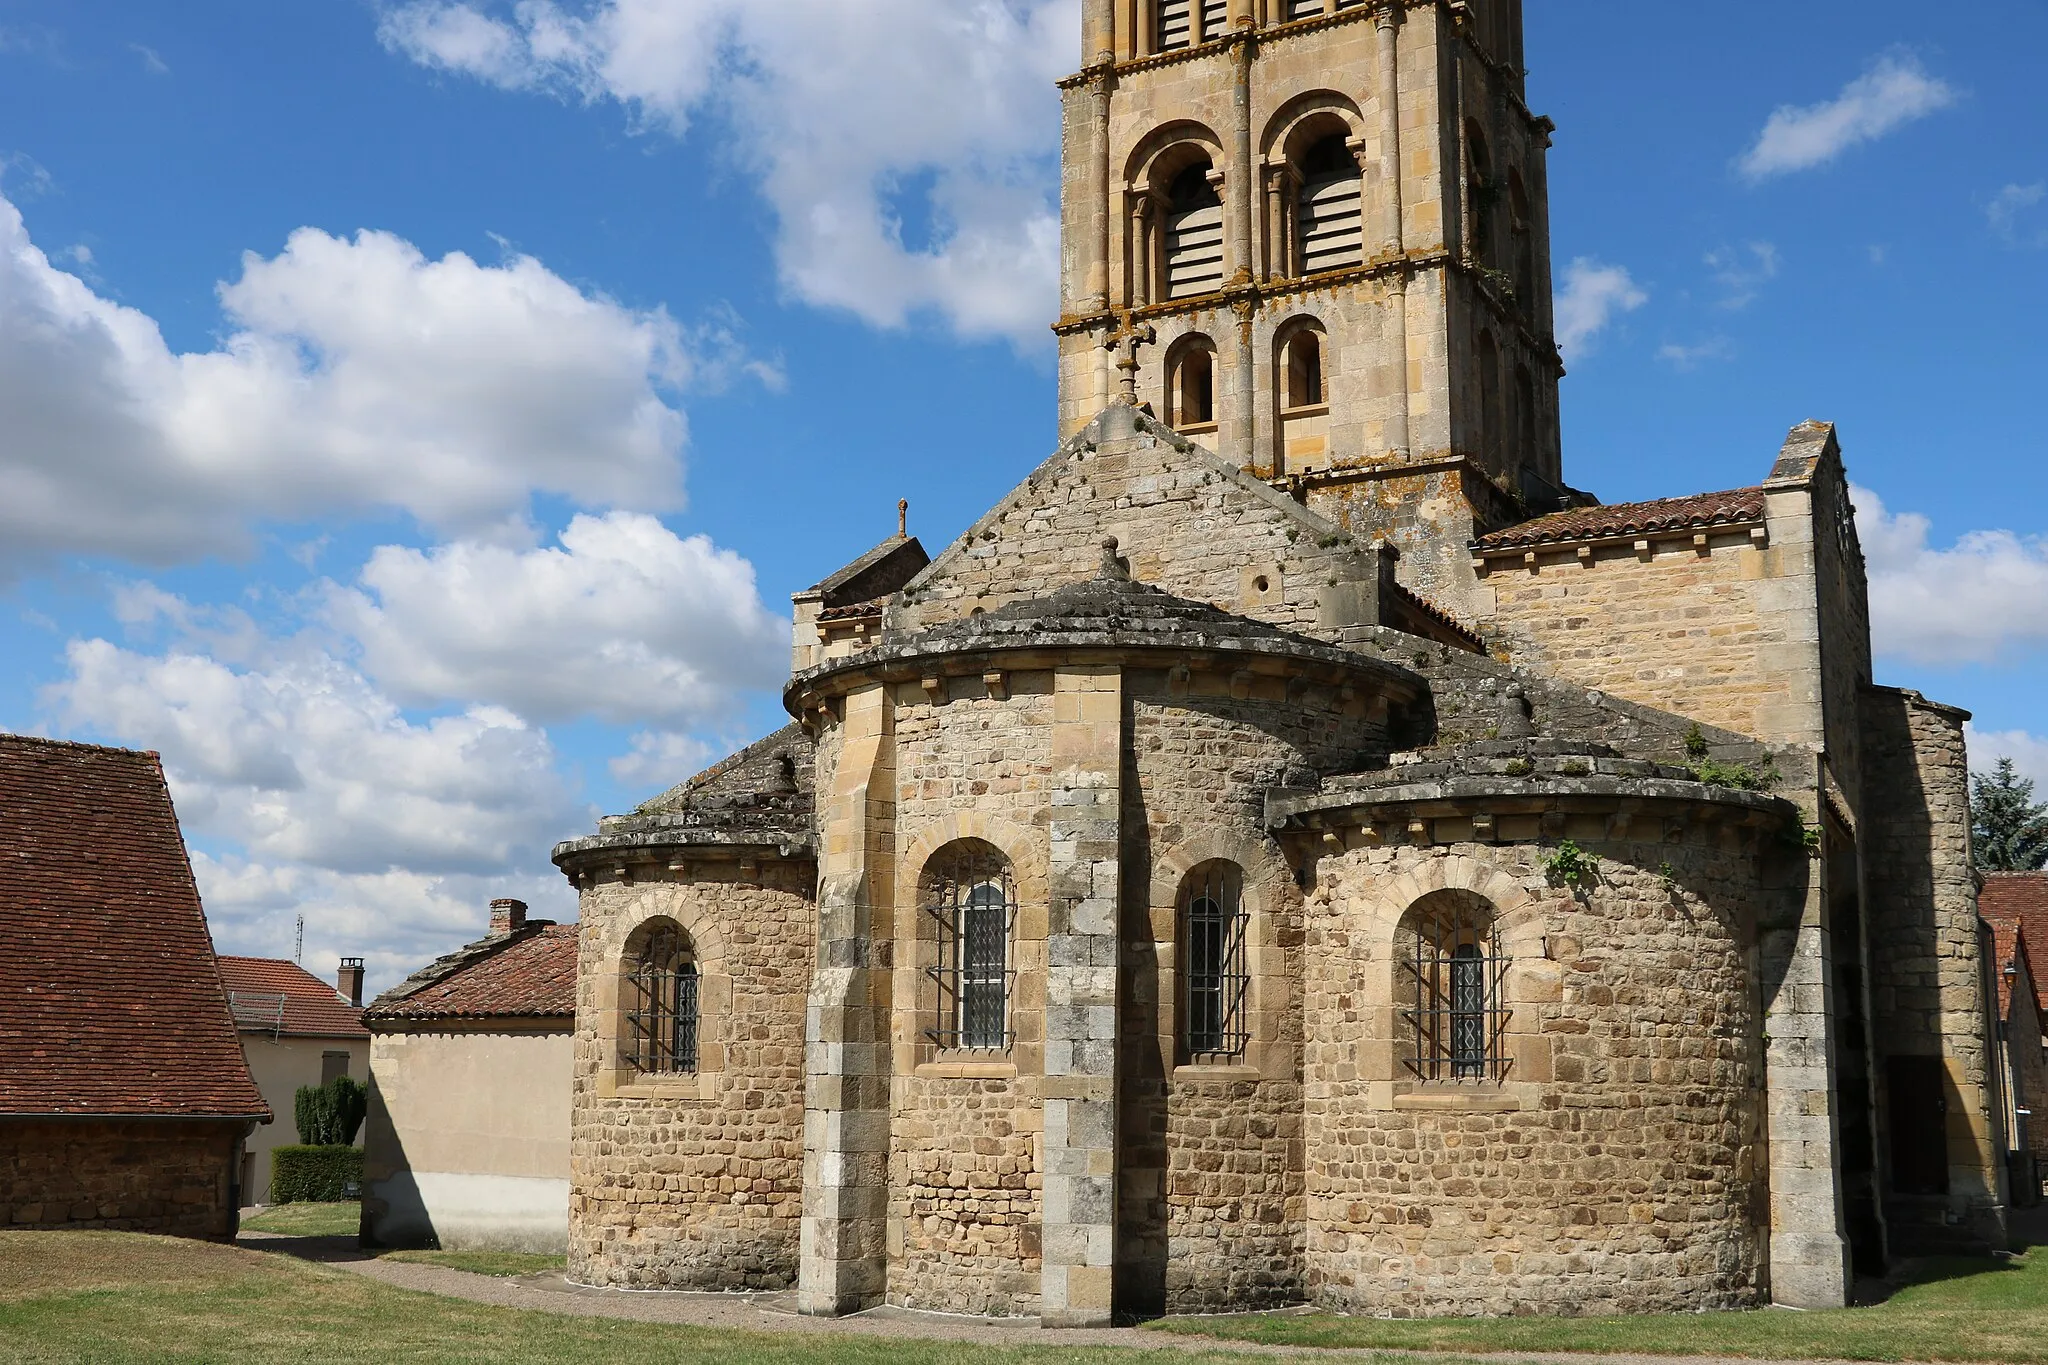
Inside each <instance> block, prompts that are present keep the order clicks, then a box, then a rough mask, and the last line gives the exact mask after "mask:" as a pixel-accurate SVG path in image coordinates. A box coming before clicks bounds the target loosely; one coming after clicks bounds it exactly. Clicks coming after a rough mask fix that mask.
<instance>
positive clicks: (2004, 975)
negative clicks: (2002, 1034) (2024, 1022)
mask: <svg viewBox="0 0 2048 1365" xmlns="http://www.w3.org/2000/svg"><path fill="white" fill-rule="evenodd" d="M1978 913H1979V914H1981V915H1982V916H1983V919H1984V922H1985V923H1986V924H1988V925H1990V926H1991V943H1992V954H1993V956H1994V958H1995V959H1996V960H1995V961H1994V962H1993V963H1992V964H1991V966H1992V972H1993V974H1994V976H1995V978H1996V980H1997V982H1998V1017H1999V1018H2000V1019H2010V1018H2012V983H2013V981H2014V979H2015V978H2014V977H2013V976H2012V975H2010V974H2008V972H2007V970H2006V969H2007V968H2009V967H2013V966H2015V965H2017V964H2018V962H2019V960H2020V959H2021V958H2022V957H2023V956H2025V953H2026V950H2025V948H2024V947H2022V946H2021V945H2022V942H2023V940H2022V937H2021V934H2020V917H2019V916H2018V915H2008V914H2001V913H2000V912H1998V911H1996V910H1980V911H1979V912H1978ZM2029 965H2030V966H2031V964H2029ZM2031 974H2032V973H2031V971H2030V972H2029V975H2031Z"/></svg>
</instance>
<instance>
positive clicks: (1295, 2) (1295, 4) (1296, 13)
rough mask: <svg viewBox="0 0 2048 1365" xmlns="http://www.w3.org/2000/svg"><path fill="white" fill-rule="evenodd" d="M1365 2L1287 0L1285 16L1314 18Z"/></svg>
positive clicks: (1360, 0)
mask: <svg viewBox="0 0 2048 1365" xmlns="http://www.w3.org/2000/svg"><path fill="white" fill-rule="evenodd" d="M1365 3H1366V0H1336V3H1335V4H1331V3H1329V0H1287V17H1288V19H1289V20H1294V19H1316V18H1320V17H1321V16H1323V15H1325V14H1330V13H1333V12H1334V11H1337V10H1340V9H1357V8H1358V7H1359V6H1360V5H1363V4H1365Z"/></svg>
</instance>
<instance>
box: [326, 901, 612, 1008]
mask: <svg viewBox="0 0 2048 1365" xmlns="http://www.w3.org/2000/svg"><path fill="white" fill-rule="evenodd" d="M576 943H577V939H576V926H575V925H573V924H550V923H549V922H548V921H546V920H534V921H531V922H530V923H528V925H527V926H526V928H525V929H522V930H520V931H519V932H517V933H513V934H504V935H499V936H495V937H493V938H487V939H482V940H479V941H478V942H476V943H472V944H470V945H469V946H468V947H466V948H462V949H460V950H459V951H457V952H454V953H451V954H449V955H448V956H447V957H444V958H442V959H440V960H439V961H438V962H435V963H434V964H433V965H432V966H429V967H426V968H424V969H422V970H421V971H419V972H416V973H414V974H413V975H412V976H411V977H410V978H408V979H407V980H406V981H405V982H404V983H402V984H401V985H399V986H397V987H395V988H393V989H391V990H388V991H386V992H385V993H384V994H383V995H380V996H378V997H377V999H376V1002H375V1003H373V1004H372V1005H371V1006H370V1008H369V1009H368V1011H366V1013H365V1016H364V1017H365V1018H366V1019H368V1020H369V1021H370V1022H371V1023H375V1022H376V1021H378V1020H380V1019H503V1018H555V1017H561V1016H572V1015H574V1014H575V1013H576Z"/></svg>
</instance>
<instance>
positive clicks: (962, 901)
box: [923, 843, 1017, 1051]
mask: <svg viewBox="0 0 2048 1365" xmlns="http://www.w3.org/2000/svg"><path fill="white" fill-rule="evenodd" d="M923 901H924V913H925V915H926V916H928V917H929V920H930V921H931V923H932V928H933V929H934V930H935V931H936V937H937V940H938V943H937V948H938V951H937V953H936V955H935V956H936V960H935V961H934V962H932V963H931V964H930V965H929V966H928V967H927V968H926V975H927V976H928V977H929V978H930V979H931V981H932V982H933V984H934V985H935V986H936V987H937V1009H936V1011H935V1013H936V1015H937V1017H936V1018H935V1019H934V1020H933V1026H932V1027H931V1028H929V1029H927V1030H926V1031H925V1036H926V1037H928V1038H930V1039H931V1041H932V1042H934V1043H936V1044H938V1045H939V1046H940V1047H944V1048H965V1049H970V1050H974V1051H999V1050H1001V1049H1003V1048H1007V1047H1008V1046H1009V1045H1010V985H1011V981H1012V968H1011V962H1010V938H1011V935H1012V934H1013V933H1014V931H1015V929H1016V922H1017V896H1016V889H1015V884H1014V883H1013V882H1012V880H1011V878H1010V872H1009V867H1008V864H1007V863H1006V862H1005V861H1004V859H1003V857H1002V855H1001V854H1000V853H997V852H996V851H995V850H994V849H993V848H990V847H988V846H986V845H981V844H975V843H963V844H960V845H957V846H954V847H951V848H948V849H944V850H941V851H940V853H939V854H938V855H936V856H934V858H933V860H932V865H931V868H930V870H929V871H928V873H927V876H926V878H925V886H924V894H923Z"/></svg>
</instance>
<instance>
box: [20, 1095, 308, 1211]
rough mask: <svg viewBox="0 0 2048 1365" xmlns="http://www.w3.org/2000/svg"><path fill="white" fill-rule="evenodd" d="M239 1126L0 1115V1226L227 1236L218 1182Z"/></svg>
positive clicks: (226, 1205)
mask: <svg viewBox="0 0 2048 1365" xmlns="http://www.w3.org/2000/svg"><path fill="white" fill-rule="evenodd" d="M283 1121H284V1122H290V1119H289V1117H287V1118H285V1119H284V1120H283ZM247 1126H248V1125H247V1124H246V1123H244V1122H242V1121H239V1120H238V1121H236V1122H232V1123H222V1122H218V1121H194V1122H167V1121H163V1120H153V1121H143V1122H127V1123H124V1122H120V1121H118V1120H104V1121H101V1120H87V1121H78V1122H63V1123H45V1122H38V1121H36V1120H33V1119H6V1120H0V1228H4V1227H12V1228H17V1229H19V1228H72V1229H93V1230H96V1231H102V1232H151V1233H157V1234H160V1235H165V1236H172V1237H227V1236H229V1235H230V1234H231V1233H232V1232H233V1230H234V1218H235V1209H234V1205H233V1204H232V1202H231V1201H230V1200H229V1197H228V1184H229V1182H230V1181H231V1180H232V1179H234V1176H233V1174H232V1171H233V1167H234V1164H235V1150H236V1145H237V1144H238V1143H239V1142H240V1140H241V1137H242V1130H243V1129H244V1128H245V1127H247Z"/></svg>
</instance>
